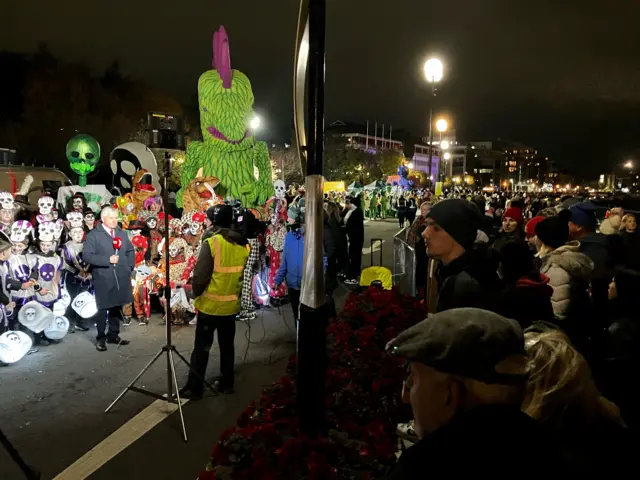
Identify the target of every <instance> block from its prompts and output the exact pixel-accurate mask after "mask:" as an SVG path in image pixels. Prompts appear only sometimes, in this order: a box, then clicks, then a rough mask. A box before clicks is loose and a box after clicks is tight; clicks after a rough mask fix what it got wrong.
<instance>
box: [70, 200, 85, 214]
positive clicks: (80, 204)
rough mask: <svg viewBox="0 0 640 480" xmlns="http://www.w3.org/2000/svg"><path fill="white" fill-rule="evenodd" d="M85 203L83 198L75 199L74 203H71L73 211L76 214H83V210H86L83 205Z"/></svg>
mask: <svg viewBox="0 0 640 480" xmlns="http://www.w3.org/2000/svg"><path fill="white" fill-rule="evenodd" d="M83 203H84V202H83V201H82V199H81V198H78V197H75V198H74V199H73V200H72V201H71V206H72V207H73V210H74V211H76V212H82V209H83V208H84V205H83Z"/></svg>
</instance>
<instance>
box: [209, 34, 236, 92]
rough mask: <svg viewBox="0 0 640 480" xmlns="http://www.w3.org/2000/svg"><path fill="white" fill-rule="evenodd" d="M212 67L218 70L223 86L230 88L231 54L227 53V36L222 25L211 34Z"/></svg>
mask: <svg viewBox="0 0 640 480" xmlns="http://www.w3.org/2000/svg"><path fill="white" fill-rule="evenodd" d="M212 65H213V68H215V69H216V70H217V71H218V75H220V78H221V79H222V86H223V87H224V88H231V80H232V77H233V74H232V73H231V54H230V53H229V37H228V36H227V31H226V30H225V29H224V27H223V26H221V27H220V30H218V31H217V32H215V33H214V34H213V62H212Z"/></svg>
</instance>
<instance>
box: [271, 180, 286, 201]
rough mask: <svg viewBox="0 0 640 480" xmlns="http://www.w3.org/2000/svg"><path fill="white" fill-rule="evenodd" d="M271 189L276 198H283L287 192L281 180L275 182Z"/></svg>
mask: <svg viewBox="0 0 640 480" xmlns="http://www.w3.org/2000/svg"><path fill="white" fill-rule="evenodd" d="M273 189H274V190H275V192H276V198H284V197H285V194H286V192H287V187H286V186H285V184H284V182H283V181H282V180H276V181H275V182H273Z"/></svg>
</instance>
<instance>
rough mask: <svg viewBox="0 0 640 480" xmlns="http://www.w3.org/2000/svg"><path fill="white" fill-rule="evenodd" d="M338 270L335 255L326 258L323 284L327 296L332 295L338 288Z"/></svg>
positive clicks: (338, 264) (337, 261)
mask: <svg viewBox="0 0 640 480" xmlns="http://www.w3.org/2000/svg"><path fill="white" fill-rule="evenodd" d="M339 270H340V262H339V260H338V256H337V255H330V256H329V257H327V270H326V271H325V274H324V284H325V290H326V293H327V295H331V294H333V291H334V290H335V289H336V288H337V287H338V271H339Z"/></svg>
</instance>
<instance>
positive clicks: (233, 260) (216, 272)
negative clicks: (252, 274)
mask: <svg viewBox="0 0 640 480" xmlns="http://www.w3.org/2000/svg"><path fill="white" fill-rule="evenodd" d="M206 241H207V243H208V244H209V249H210V250H211V255H212V256H213V274H212V275H211V281H210V282H209V285H208V286H207V289H206V290H205V291H204V293H203V294H202V295H200V296H199V297H198V298H196V300H195V302H194V303H195V306H196V308H197V309H198V311H199V312H202V313H205V314H207V315H216V316H225V315H235V314H236V313H238V312H239V311H240V293H241V292H242V280H243V275H244V267H245V265H246V263H247V258H248V257H249V250H250V247H249V245H246V246H242V245H236V244H235V243H231V242H229V241H227V240H225V239H224V237H223V236H222V235H214V236H213V237H211V238H208V239H207V240H206Z"/></svg>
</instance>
